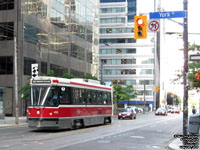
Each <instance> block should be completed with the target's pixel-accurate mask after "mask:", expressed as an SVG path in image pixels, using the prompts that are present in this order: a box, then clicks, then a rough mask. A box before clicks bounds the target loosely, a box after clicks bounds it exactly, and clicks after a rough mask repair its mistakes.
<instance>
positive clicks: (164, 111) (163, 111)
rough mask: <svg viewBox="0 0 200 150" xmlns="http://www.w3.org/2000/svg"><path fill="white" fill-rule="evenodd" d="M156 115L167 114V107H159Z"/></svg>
mask: <svg viewBox="0 0 200 150" xmlns="http://www.w3.org/2000/svg"><path fill="white" fill-rule="evenodd" d="M155 115H164V116H167V110H166V109H165V108H158V109H157V110H156V112H155Z"/></svg>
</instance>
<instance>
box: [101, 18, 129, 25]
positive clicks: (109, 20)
mask: <svg viewBox="0 0 200 150" xmlns="http://www.w3.org/2000/svg"><path fill="white" fill-rule="evenodd" d="M100 23H101V24H104V23H125V18H101V19H100Z"/></svg>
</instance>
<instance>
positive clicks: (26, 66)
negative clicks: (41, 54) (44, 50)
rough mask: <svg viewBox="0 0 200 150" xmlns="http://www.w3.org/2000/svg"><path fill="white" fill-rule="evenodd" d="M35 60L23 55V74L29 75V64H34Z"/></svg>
mask: <svg viewBox="0 0 200 150" xmlns="http://www.w3.org/2000/svg"><path fill="white" fill-rule="evenodd" d="M35 63H36V60H35V59H31V58H28V57H24V75H31V70H32V69H31V64H35Z"/></svg>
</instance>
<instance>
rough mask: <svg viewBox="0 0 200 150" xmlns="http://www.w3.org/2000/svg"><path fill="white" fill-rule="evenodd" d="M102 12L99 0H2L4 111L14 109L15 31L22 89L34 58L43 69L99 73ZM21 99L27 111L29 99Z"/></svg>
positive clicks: (0, 79)
mask: <svg viewBox="0 0 200 150" xmlns="http://www.w3.org/2000/svg"><path fill="white" fill-rule="evenodd" d="M98 13H99V1H98V0H6V1H2V2H0V47H1V48H0V51H1V53H0V86H3V87H6V93H7V94H6V95H5V98H6V101H5V103H6V110H5V111H6V115H14V114H15V100H14V73H13V72H14V71H13V69H14V64H13V62H14V61H13V59H14V57H13V55H14V47H15V45H14V36H15V35H16V39H17V58H18V59H17V61H18V62H17V66H18V70H17V71H18V85H19V86H18V89H21V88H22V87H23V86H24V85H26V83H27V82H29V81H28V79H29V78H30V76H31V64H33V63H38V64H39V72H40V73H44V74H47V73H48V72H49V70H54V71H55V75H56V76H62V75H63V74H64V73H70V74H73V75H75V76H78V77H83V76H84V75H95V76H97V75H98V61H97V59H94V58H96V57H97V55H98V44H99V35H98V34H99V29H98V24H99V23H98V22H99V20H98V16H99V14H98ZM96 61H97V62H96ZM20 98H21V96H20V95H19V99H20ZM19 102H20V103H19V108H20V115H23V114H24V113H25V111H26V110H25V105H26V104H25V101H22V100H21V99H20V100H19Z"/></svg>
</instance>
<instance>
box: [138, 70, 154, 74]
mask: <svg viewBox="0 0 200 150" xmlns="http://www.w3.org/2000/svg"><path fill="white" fill-rule="evenodd" d="M140 74H146V75H147V74H153V69H142V70H141V72H140Z"/></svg>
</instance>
